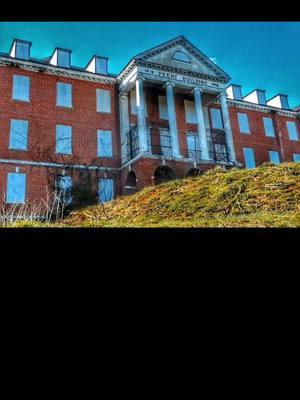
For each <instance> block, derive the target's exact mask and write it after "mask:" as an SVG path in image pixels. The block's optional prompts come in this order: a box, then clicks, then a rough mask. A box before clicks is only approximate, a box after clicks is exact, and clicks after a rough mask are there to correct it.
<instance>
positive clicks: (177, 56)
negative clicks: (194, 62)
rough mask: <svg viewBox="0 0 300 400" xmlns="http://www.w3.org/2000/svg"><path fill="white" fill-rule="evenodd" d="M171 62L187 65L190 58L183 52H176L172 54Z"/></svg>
mask: <svg viewBox="0 0 300 400" xmlns="http://www.w3.org/2000/svg"><path fill="white" fill-rule="evenodd" d="M173 60H176V61H182V62H187V63H190V62H191V59H190V57H189V56H188V55H187V54H186V53H184V52H183V51H176V53H174V55H173Z"/></svg>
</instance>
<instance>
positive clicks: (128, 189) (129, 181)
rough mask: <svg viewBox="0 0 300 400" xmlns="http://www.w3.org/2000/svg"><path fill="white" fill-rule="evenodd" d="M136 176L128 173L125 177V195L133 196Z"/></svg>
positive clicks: (131, 172)
mask: <svg viewBox="0 0 300 400" xmlns="http://www.w3.org/2000/svg"><path fill="white" fill-rule="evenodd" d="M136 181H137V179H136V175H135V173H134V172H133V171H130V172H129V173H128V175H127V177H126V183H125V194H133V193H135V192H136Z"/></svg>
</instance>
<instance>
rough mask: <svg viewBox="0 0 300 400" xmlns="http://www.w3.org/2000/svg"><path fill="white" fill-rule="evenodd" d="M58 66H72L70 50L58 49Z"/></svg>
mask: <svg viewBox="0 0 300 400" xmlns="http://www.w3.org/2000/svg"><path fill="white" fill-rule="evenodd" d="M57 66H58V67H66V68H70V52H69V51H64V50H58V51H57Z"/></svg>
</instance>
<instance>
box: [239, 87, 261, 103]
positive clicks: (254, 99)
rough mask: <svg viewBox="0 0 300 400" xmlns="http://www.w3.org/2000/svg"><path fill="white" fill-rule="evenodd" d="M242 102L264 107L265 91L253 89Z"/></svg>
mask: <svg viewBox="0 0 300 400" xmlns="http://www.w3.org/2000/svg"><path fill="white" fill-rule="evenodd" d="M243 100H244V101H248V102H249V103H255V104H261V105H263V106H265V105H266V91H265V90H261V89H255V90H253V92H251V93H249V94H247V96H245V97H244V98H243Z"/></svg>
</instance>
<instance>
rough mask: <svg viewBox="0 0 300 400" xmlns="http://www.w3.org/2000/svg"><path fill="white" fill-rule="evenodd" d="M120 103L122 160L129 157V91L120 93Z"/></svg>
mask: <svg viewBox="0 0 300 400" xmlns="http://www.w3.org/2000/svg"><path fill="white" fill-rule="evenodd" d="M119 105H120V136H121V157H122V162H124V161H126V159H127V140H128V132H129V111H128V92H121V93H120V94H119Z"/></svg>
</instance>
